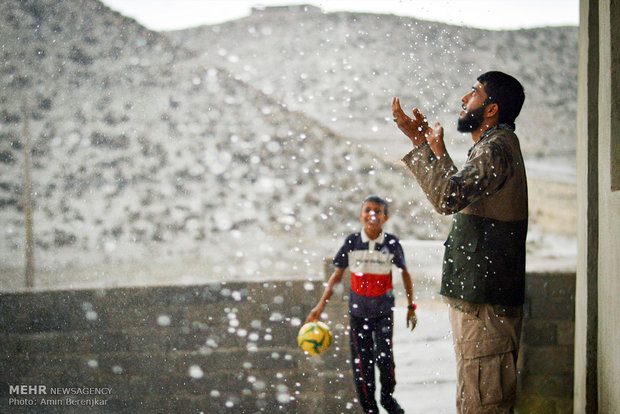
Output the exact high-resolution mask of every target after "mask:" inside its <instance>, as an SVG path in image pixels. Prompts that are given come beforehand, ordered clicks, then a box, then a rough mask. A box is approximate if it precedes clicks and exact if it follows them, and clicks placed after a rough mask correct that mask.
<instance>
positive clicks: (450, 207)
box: [403, 125, 528, 306]
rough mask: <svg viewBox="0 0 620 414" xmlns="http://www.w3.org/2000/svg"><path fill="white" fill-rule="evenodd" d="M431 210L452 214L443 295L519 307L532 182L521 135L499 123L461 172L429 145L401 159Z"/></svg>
mask: <svg viewBox="0 0 620 414" xmlns="http://www.w3.org/2000/svg"><path fill="white" fill-rule="evenodd" d="M403 161H404V163H405V164H406V165H407V167H408V168H409V169H410V170H411V171H412V172H413V174H414V176H415V178H416V180H417V182H418V183H419V184H420V186H421V187H422V189H423V191H424V193H425V194H426V196H427V197H428V199H429V201H430V202H431V204H432V205H433V207H434V208H435V209H436V210H437V211H438V212H439V213H441V214H454V219H453V224H452V228H451V230H450V234H449V236H448V239H447V240H446V243H445V246H446V252H445V255H444V264H443V271H442V287H441V291H440V293H441V294H442V295H444V296H447V297H449V298H453V299H456V300H460V301H466V302H473V303H490V304H501V305H510V306H512V305H514V306H517V305H521V304H522V303H523V296H524V287H525V286H524V280H525V237H526V234H527V217H528V200H527V180H526V175H525V167H524V164H523V157H522V155H521V149H520V146H519V140H518V138H517V136H516V135H515V134H514V132H513V131H512V129H511V128H509V127H507V126H504V125H500V126H498V127H495V128H492V129H490V130H488V131H486V132H485V134H483V136H482V137H481V138H480V139H479V140H478V142H476V144H475V145H474V146H473V147H472V149H471V150H470V153H469V156H468V158H467V161H466V162H465V164H464V165H463V167H462V168H461V169H460V170H458V169H457V168H456V167H455V166H454V163H453V162H452V159H451V158H450V156H449V155H446V156H444V157H442V158H441V159H438V158H437V157H435V155H434V154H433V152H432V150H431V148H430V146H429V145H428V144H427V143H424V144H423V145H421V146H419V147H417V148H415V149H413V150H412V151H411V152H410V153H409V154H407V155H406V156H405V157H404V158H403Z"/></svg>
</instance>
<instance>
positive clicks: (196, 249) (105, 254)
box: [0, 0, 445, 284]
mask: <svg viewBox="0 0 620 414" xmlns="http://www.w3.org/2000/svg"><path fill="white" fill-rule="evenodd" d="M0 27H1V29H0V39H1V42H0V44H2V53H3V61H2V66H1V68H0V88H1V89H2V91H3V93H2V95H1V97H0V177H1V178H0V221H1V222H2V225H3V230H2V231H3V234H2V237H1V238H0V263H2V269H3V270H2V276H3V279H2V283H3V284H4V283H8V282H7V280H9V279H12V278H14V277H15V273H13V270H11V269H18V268H19V267H20V266H21V265H22V263H23V259H22V254H23V253H22V252H23V245H24V241H23V226H24V220H23V206H22V201H21V200H22V195H23V186H22V177H23V171H22V165H23V145H24V134H23V127H24V124H25V120H26V119H28V124H29V132H30V136H31V137H32V140H33V146H34V148H33V157H34V170H33V179H34V194H33V195H34V201H35V217H34V222H35V242H36V247H37V251H36V259H37V265H38V266H39V267H40V268H43V269H46V268H47V269H52V268H55V267H58V268H66V267H67V266H69V265H75V266H92V265H99V264H102V263H104V264H105V263H111V264H113V263H117V262H129V261H135V262H152V261H171V262H175V263H176V262H179V263H180V262H182V261H183V262H184V263H188V262H190V261H192V260H193V261H198V262H199V263H201V264H202V272H205V273H211V272H212V273H215V274H218V275H226V274H230V275H234V276H237V277H242V276H246V275H248V274H249V275H252V276H260V275H265V274H273V273H277V272H281V273H283V274H287V275H298V276H299V275H304V274H306V273H307V272H310V270H309V269H310V268H311V267H312V266H314V269H315V270H316V266H317V265H318V266H319V268H320V266H321V261H322V257H323V255H324V254H327V252H331V250H332V249H333V248H334V246H331V245H326V243H325V240H338V241H339V240H340V239H341V237H342V234H343V233H347V232H350V231H355V230H357V227H358V224H356V217H357V214H358V210H359V202H360V200H361V198H362V197H364V196H365V195H367V194H369V193H378V194H382V195H386V196H389V197H392V198H393V199H394V205H393V207H394V209H393V217H394V218H393V220H391V228H390V229H391V230H394V231H396V232H398V233H400V234H401V235H402V236H403V237H419V238H435V237H440V236H441V232H440V231H438V230H439V229H441V228H443V226H444V225H445V223H444V222H442V221H441V220H438V219H437V218H436V217H435V216H434V215H433V214H432V213H431V212H430V211H429V210H428V206H427V205H426V203H425V202H424V199H423V196H422V195H421V194H420V192H419V190H418V189H417V187H415V186H413V184H412V183H411V180H410V179H409V177H408V176H406V175H403V174H401V172H400V171H397V170H395V169H393V167H392V166H391V165H390V164H388V163H386V162H385V161H383V160H380V159H377V157H376V156H374V155H373V154H372V153H370V152H368V151H366V150H364V149H363V148H360V147H359V146H358V145H357V144H356V143H355V142H351V140H350V139H349V138H346V137H344V136H342V135H341V134H338V133H336V132H333V131H332V130H331V129H329V128H327V127H325V126H323V125H322V124H321V123H319V122H317V121H315V120H314V119H312V118H309V117H306V116H305V115H304V114H302V113H300V112H296V111H293V108H290V107H289V106H288V105H283V104H282V103H281V102H279V101H278V100H276V99H274V96H273V94H270V93H266V92H265V91H260V90H257V89H256V88H254V87H252V86H251V85H249V84H248V83H246V82H244V81H243V80H242V79H238V78H237V77H236V76H233V75H231V74H230V72H229V71H228V69H226V68H224V67H223V65H222V64H221V62H199V61H196V60H195V59H193V58H192V56H193V53H191V52H189V51H188V50H186V49H185V48H183V47H174V46H172V45H171V43H170V41H169V40H168V39H167V38H166V37H164V36H162V35H160V34H158V33H154V32H151V31H148V30H146V29H145V28H143V27H141V26H140V25H139V24H137V23H136V22H135V21H133V20H132V19H128V18H125V17H122V16H121V15H119V14H118V13H115V12H113V11H111V10H109V9H108V8H106V7H104V6H103V5H102V4H101V3H99V2H97V1H94V0H64V1H52V0H49V1H18V0H13V1H5V2H2V4H1V5H0ZM291 262H292V263H294V264H295V265H294V266H291ZM207 269H208V270H207ZM313 271H314V270H313ZM181 272H183V269H182V267H177V269H176V274H180V273H181ZM170 275H171V276H174V275H175V274H173V273H171V274H170ZM91 276H92V275H91ZM93 277H95V278H96V277H100V278H103V277H107V275H106V274H105V273H101V274H98V275H95V276H93ZM146 277H147V278H148V276H146ZM52 284H53V282H52Z"/></svg>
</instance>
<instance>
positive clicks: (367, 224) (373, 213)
mask: <svg viewBox="0 0 620 414" xmlns="http://www.w3.org/2000/svg"><path fill="white" fill-rule="evenodd" d="M388 218H389V216H387V215H386V214H385V206H384V205H383V204H379V203H375V202H374V201H367V202H365V203H364V205H362V212H361V213H360V221H361V222H362V223H364V230H366V234H368V235H371V234H376V233H378V232H381V229H382V228H383V224H384V223H385V222H386V221H387V220H388Z"/></svg>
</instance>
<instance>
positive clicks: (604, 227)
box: [597, 0, 620, 413]
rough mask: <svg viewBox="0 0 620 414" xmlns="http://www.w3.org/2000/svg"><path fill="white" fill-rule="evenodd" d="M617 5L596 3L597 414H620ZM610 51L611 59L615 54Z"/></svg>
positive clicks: (619, 13)
mask: <svg viewBox="0 0 620 414" xmlns="http://www.w3.org/2000/svg"><path fill="white" fill-rule="evenodd" d="M619 26H620V3H619V2H618V1H610V0H607V1H600V2H599V56H600V60H599V95H598V113H599V124H598V132H599V138H598V151H599V152H598V155H599V201H598V207H599V210H598V214H599V218H598V220H599V242H598V306H599V309H598V367H597V369H598V390H599V395H598V398H599V407H598V408H599V412H602V413H619V412H620V392H618V390H619V389H620V356H619V354H618V344H619V343H620V277H618V276H619V275H620V254H619V248H618V245H619V243H618V236H619V235H620V191H617V190H614V187H613V181H612V170H613V166H614V165H617V163H618V162H620V154H618V153H617V152H616V153H612V151H611V149H612V148H614V147H615V148H617V146H613V145H612V144H613V143H614V142H616V143H617V142H618V140H620V130H619V129H620V125H619V122H618V119H619V117H620V113H619V112H620V108H619V107H618V99H619V94H620V88H619V87H618V78H617V77H618V71H619V70H620V68H619V67H618V53H619V52H618V45H619V44H620V36H618V35H619V30H618V28H619ZM614 49H615V53H614Z"/></svg>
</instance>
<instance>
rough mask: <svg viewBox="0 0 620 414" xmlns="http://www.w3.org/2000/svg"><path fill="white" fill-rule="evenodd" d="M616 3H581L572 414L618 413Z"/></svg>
mask: <svg viewBox="0 0 620 414" xmlns="http://www.w3.org/2000/svg"><path fill="white" fill-rule="evenodd" d="M619 27H620V4H619V2H618V1H609V0H608V1H599V0H581V1H580V35H579V102H578V104H579V111H578V114H579V119H578V145H577V169H578V174H577V176H578V177H580V178H579V182H578V194H579V200H578V206H579V223H578V232H579V258H578V268H577V281H578V282H577V298H576V299H577V300H576V303H577V312H576V332H575V343H576V347H575V385H574V390H575V404H574V411H575V413H597V412H601V413H617V412H620V393H618V392H617V390H618V384H619V383H620V357H619V356H618V353H617V352H616V351H615V349H616V347H617V344H618V342H619V341H620V317H619V316H618V315H620V279H619V278H618V274H619V270H618V269H620V255H619V254H618V241H617V239H618V235H619V234H620V191H618V190H619V189H620V171H619V168H620V151H619V149H620V79H619V76H620V75H619V73H620V72H619V69H620V51H619V50H618V47H619V46H618V45H619V44H620V29H619Z"/></svg>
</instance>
